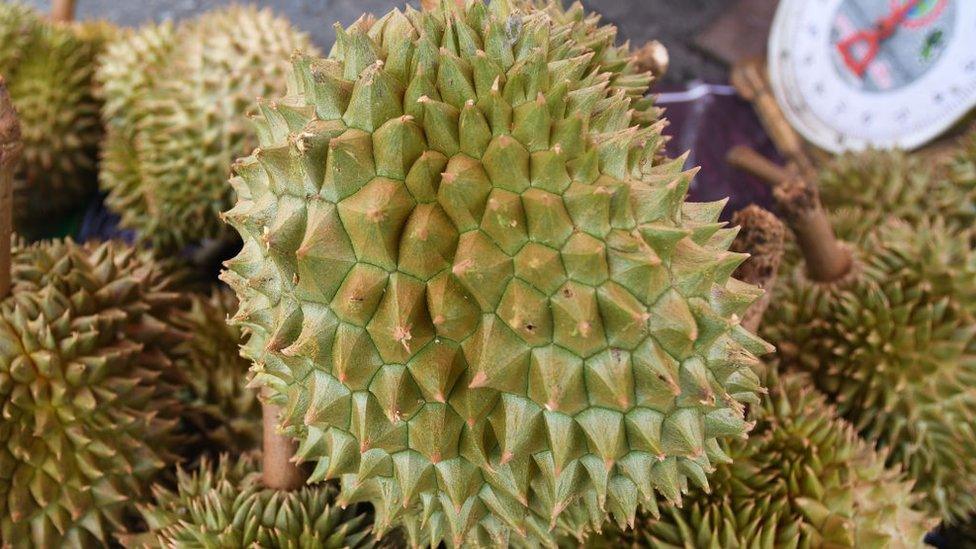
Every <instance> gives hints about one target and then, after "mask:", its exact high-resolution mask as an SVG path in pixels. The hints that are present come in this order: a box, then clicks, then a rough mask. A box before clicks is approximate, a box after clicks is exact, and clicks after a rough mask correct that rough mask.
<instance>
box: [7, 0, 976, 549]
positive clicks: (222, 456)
mask: <svg viewBox="0 0 976 549" xmlns="http://www.w3.org/2000/svg"><path fill="white" fill-rule="evenodd" d="M425 4H433V5H425V7H424V8H423V9H415V8H413V7H410V6H406V7H404V8H402V9H394V10H393V11H391V12H389V13H387V14H385V15H382V16H379V17H377V16H373V15H364V16H363V17H362V18H360V19H359V20H357V21H355V22H354V23H352V24H351V25H349V26H347V27H343V26H341V25H338V24H336V26H335V33H336V41H335V44H334V45H333V47H332V49H331V51H330V52H329V53H328V54H327V55H323V54H322V53H321V52H319V51H317V50H316V49H315V47H314V46H312V45H311V43H310V42H309V40H308V38H307V37H306V36H305V35H304V34H303V33H302V32H300V31H298V30H296V28H295V27H294V26H293V25H292V24H291V23H289V22H288V21H286V20H284V19H282V18H281V17H278V16H276V15H274V14H273V13H272V12H271V11H270V10H267V9H264V10H258V9H255V8H248V7H231V8H225V9H221V10H216V11H213V12H210V13H207V14H205V15H202V16H200V17H198V18H196V19H191V20H187V21H182V22H178V23H171V22H167V23H163V24H149V25H147V26H145V27H142V28H139V29H119V28H116V27H114V26H112V25H111V24H109V23H104V22H88V23H83V24H79V23H63V22H52V21H49V20H48V19H47V18H46V17H45V16H44V15H43V14H39V13H37V12H35V11H33V10H32V9H30V8H28V7H26V6H24V5H21V4H19V3H16V2H6V1H3V2H0V75H2V77H3V80H2V81H0V82H5V83H6V88H7V90H8V91H9V96H10V102H11V103H12V105H13V108H14V110H15V111H16V114H17V118H19V134H18V132H17V131H16V130H17V128H16V127H15V126H12V125H9V124H8V122H9V120H12V119H13V118H12V116H11V114H12V111H5V110H4V109H5V108H6V102H5V97H6V96H5V95H3V85H2V84H0V185H11V186H12V188H13V189H14V191H13V192H14V196H15V200H16V203H15V206H14V212H15V214H16V215H15V225H16V233H17V234H16V235H14V236H12V250H11V261H10V263H11V265H10V266H9V272H10V279H11V284H10V289H9V292H7V294H6V295H4V296H0V414H2V417H0V547H12V548H20V547H25V548H26V547H78V548H88V547H118V546H123V547H133V548H135V547H139V548H141V547H167V548H168V547H201V548H203V547H208V548H209V547H213V548H217V547H219V548H236V547H241V548H244V547H248V548H250V547H262V548H299V547H301V548H332V547H335V548H340V547H354V548H357V547H374V546H379V547H407V546H409V547H440V546H446V547H557V546H559V547H579V546H591V547H607V546H620V545H624V546H632V547H675V548H679V547H680V548H706V547H707V548H713V547H714V548H718V547H722V548H725V547H729V548H737V547H742V548H746V547H749V548H770V549H771V548H774V547H775V548H778V547H794V548H842V547H850V548H861V547H871V548H874V547H878V548H881V547H920V546H923V544H924V540H925V539H926V536H927V535H930V534H929V533H930V531H931V530H932V529H933V528H935V527H936V525H938V524H939V523H941V524H942V526H941V527H940V528H941V530H940V531H939V535H941V536H942V537H943V539H949V540H952V543H956V544H958V545H960V546H961V545H965V544H967V543H969V544H976V534H973V532H974V531H976V526H972V525H967V524H968V521H969V517H970V516H971V515H973V514H974V513H976V456H974V452H976V252H974V243H976V230H974V225H973V223H974V221H976V133H974V134H972V135H971V136H970V137H968V138H967V139H966V140H965V141H964V142H961V143H960V144H959V145H958V146H957V147H956V152H955V153H954V154H953V155H951V159H949V160H944V159H943V160H939V161H937V162H936V161H929V160H926V159H922V158H917V157H915V156H912V155H909V154H904V153H881V152H872V153H865V154H861V155H857V156H851V157H843V158H839V159H837V160H836V161H835V162H834V163H833V164H830V165H829V166H826V167H825V170H824V173H823V175H822V177H821V178H820V180H819V181H817V182H815V185H813V188H814V189H815V190H817V191H818V192H817V193H814V195H812V198H813V199H814V200H819V199H820V198H822V202H823V205H824V207H825V208H826V210H827V211H828V212H829V214H828V217H829V220H830V223H831V225H832V226H833V229H834V232H835V233H836V234H837V235H838V237H839V238H840V239H842V240H843V242H842V243H841V244H839V245H838V249H840V250H843V251H844V252H845V253H849V254H850V255H849V257H850V261H849V268H847V269H846V270H845V272H844V273H843V276H840V277H837V278H835V279H832V280H820V279H817V278H816V277H813V276H811V275H810V273H811V272H814V271H811V270H810V268H809V265H807V264H805V263H804V259H803V258H804V257H810V256H809V255H808V254H806V255H805V254H804V253H803V252H804V250H802V249H797V247H796V246H794V247H793V249H789V250H787V252H786V254H785V259H784V261H783V265H782V267H781V268H780V269H779V275H778V276H776V265H778V264H779V259H778V255H777V256H776V258H775V260H772V261H770V262H768V263H762V264H761V265H758V266H757V264H756V263H753V264H749V263H747V262H748V261H753V262H755V261H758V259H759V258H758V257H754V258H752V259H750V258H749V254H748V253H742V252H743V251H746V252H753V253H755V254H758V255H762V253H764V252H763V251H762V250H765V248H762V250H760V249H755V248H751V247H750V245H749V244H747V245H745V246H743V245H742V244H741V243H742V242H743V241H746V242H747V243H748V242H751V243H752V244H756V243H757V242H759V244H761V245H767V244H771V243H772V242H771V240H775V238H772V237H769V236H768V235H766V236H759V237H756V236H755V235H753V237H752V238H744V239H742V238H739V239H737V234H738V231H739V229H738V228H737V227H736V226H730V225H728V224H726V223H724V222H722V221H720V220H719V218H720V215H721V214H722V211H723V209H724V207H725V202H724V201H721V202H715V203H694V202H690V201H688V200H687V194H688V189H689V184H690V182H691V180H692V178H693V177H694V174H695V171H696V170H695V169H691V170H688V169H686V168H685V166H684V164H685V158H676V159H675V158H669V157H668V156H667V154H666V153H665V150H664V146H665V144H666V141H667V138H666V137H665V136H664V135H663V134H662V129H663V128H664V126H665V125H666V123H667V121H666V119H665V118H663V112H662V111H661V110H660V109H659V108H658V107H656V106H655V105H654V101H653V96H652V95H649V86H650V85H651V83H652V80H653V78H652V76H651V75H650V74H649V73H645V72H642V71H641V69H640V67H639V65H638V63H637V61H636V57H635V55H634V54H632V52H631V51H630V49H629V45H627V44H624V45H618V44H617V35H616V29H615V28H614V27H613V26H610V25H603V24H601V23H600V18H599V16H598V15H596V14H594V13H590V12H587V11H586V10H584V8H583V7H582V6H581V5H580V4H578V3H576V4H573V5H571V6H568V7H565V6H563V5H561V4H560V3H559V1H558V0H548V1H546V0H484V1H483V0H459V1H455V0H444V1H442V2H440V3H438V2H425ZM319 23H320V24H323V25H324V24H328V22H326V21H321V22H319ZM5 124H6V125H5ZM96 191H97V192H96ZM817 194H819V197H818V196H817ZM93 196H96V197H95V198H93V200H95V201H96V203H97V202H98V201H99V200H103V201H104V204H105V205H106V206H107V207H108V208H109V209H110V210H111V211H113V212H114V213H115V215H117V216H118V218H119V221H118V222H119V224H120V226H121V227H122V228H123V229H126V230H127V231H129V232H130V233H131V234H133V235H134V236H133V238H132V239H130V240H129V241H126V240H124V239H117V240H109V241H104V242H99V241H88V242H79V241H75V240H73V239H71V238H70V237H65V238H53V239H52V238H47V239H39V237H40V236H44V235H46V234H49V233H50V230H51V226H52V225H54V224H56V221H57V220H59V219H63V218H65V217H66V216H69V215H70V213H69V212H70V211H71V210H72V208H77V207H78V205H79V204H84V203H87V202H88V201H89V200H90V199H92V198H91V197H93ZM766 215H769V214H766ZM770 217H771V216H770ZM736 219H742V220H743V224H744V225H745V224H746V223H747V222H746V219H747V217H746V216H743V217H741V218H740V217H737V218H736ZM773 220H774V221H775V219H773ZM788 221H793V220H790V219H788ZM777 223H778V222H777ZM769 234H774V233H769ZM775 234H778V235H780V237H781V233H775ZM0 236H2V238H6V235H0ZM740 236H741V235H740ZM213 242H223V243H224V244H225V247H226V246H230V247H231V248H232V249H234V252H233V254H231V255H232V256H233V257H230V256H228V257H227V258H225V259H226V261H225V263H224V265H225V267H224V269H223V271H222V273H221V274H220V277H219V281H218V280H213V279H212V277H208V273H206V272H200V271H201V269H200V267H199V265H198V264H197V263H195V262H194V261H193V260H192V257H193V254H194V250H197V249H200V248H201V247H206V246H208V243H211V244H212V243H213ZM801 247H802V246H801ZM733 250H735V251H733ZM0 254H2V247H0ZM749 265H751V270H747V269H746V267H747V266H749ZM761 271H767V272H765V275H766V277H767V278H766V282H768V284H766V282H763V284H764V285H766V286H767V287H766V289H765V291H766V292H768V294H767V296H766V297H765V298H763V299H760V298H761V296H763V293H764V290H763V289H760V288H759V287H757V286H756V285H755V284H754V282H756V281H755V280H752V277H751V276H748V275H747V274H746V273H747V272H753V273H755V272H761ZM0 274H2V273H0ZM740 278H741V279H742V280H740ZM2 279H3V277H2V276H0V288H2V287H3V283H2ZM744 280H750V281H749V282H746V281H744ZM759 305H762V306H763V307H765V306H767V305H768V310H766V313H765V316H764V317H763V318H761V319H760V318H759V316H758V314H761V309H758V311H759V313H757V309H756V308H755V307H757V306H759ZM760 320H761V322H760ZM757 324H758V325H759V329H758V334H757V333H754V332H755V331H756V330H755V329H752V328H754V326H755V325H757ZM747 326H748V327H747ZM282 479H290V480H287V481H283V480H282Z"/></svg>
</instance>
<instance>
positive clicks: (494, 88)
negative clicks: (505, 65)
mask: <svg viewBox="0 0 976 549" xmlns="http://www.w3.org/2000/svg"><path fill="white" fill-rule="evenodd" d="M501 87H502V84H501V76H496V77H495V81H494V82H492V83H491V91H493V92H498V91H500V90H501Z"/></svg>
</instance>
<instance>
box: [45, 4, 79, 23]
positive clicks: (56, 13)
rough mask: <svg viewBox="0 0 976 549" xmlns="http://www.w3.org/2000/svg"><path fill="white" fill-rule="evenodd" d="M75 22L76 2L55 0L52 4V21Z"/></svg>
mask: <svg viewBox="0 0 976 549" xmlns="http://www.w3.org/2000/svg"><path fill="white" fill-rule="evenodd" d="M74 20H75V0H54V2H53V3H52V4H51V21H56V22H60V23H67V22H68V21H74Z"/></svg>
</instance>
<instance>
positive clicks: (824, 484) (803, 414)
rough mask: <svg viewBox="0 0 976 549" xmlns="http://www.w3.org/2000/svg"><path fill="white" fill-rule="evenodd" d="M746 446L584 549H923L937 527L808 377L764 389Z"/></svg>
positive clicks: (736, 443)
mask: <svg viewBox="0 0 976 549" xmlns="http://www.w3.org/2000/svg"><path fill="white" fill-rule="evenodd" d="M769 386H770V394H769V397H768V398H767V399H766V400H765V401H764V403H763V405H762V406H761V407H758V408H755V409H753V410H752V412H751V419H752V420H753V421H756V422H757V425H756V427H755V429H754V430H753V432H752V433H750V435H749V438H748V439H737V440H732V441H729V442H728V443H727V444H725V445H723V448H724V450H725V451H726V453H727V454H728V457H729V460H730V463H721V464H718V465H716V471H715V472H714V474H712V475H711V476H710V477H709V483H708V488H707V489H700V488H693V489H692V490H690V491H689V492H688V493H687V494H685V495H684V496H683V498H682V501H681V505H680V506H679V505H676V504H674V505H673V504H668V505H666V506H665V507H664V508H662V509H661V513H660V517H654V516H649V515H642V516H640V517H638V520H637V522H636V523H635V524H634V525H632V528H628V529H622V528H620V527H619V526H616V525H610V527H609V528H608V529H607V530H606V531H604V532H603V534H602V535H601V536H598V537H595V538H594V539H591V540H589V542H588V543H587V546H588V547H593V548H600V547H621V546H625V547H634V548H636V547H657V548H661V549H666V548H674V549H680V548H696V547H700V548H706V547H722V548H728V549H737V548H743V549H745V548H752V549H774V548H780V547H795V548H799V547H809V548H817V547H819V548H826V547H831V548H837V549H839V548H851V549H854V548H857V549H862V548H878V549H880V548H888V549H895V548H910V547H922V546H923V545H924V543H923V539H924V538H925V535H926V533H927V532H928V530H929V529H930V528H931V527H932V526H934V524H935V523H936V522H937V519H935V518H933V517H932V516H931V515H927V514H926V513H923V512H921V511H919V510H918V503H919V501H918V500H919V498H920V496H919V495H917V494H914V493H912V483H911V481H909V480H907V479H906V478H905V475H904V473H903V471H902V470H901V469H900V468H899V467H898V466H897V465H896V466H894V467H888V466H886V465H885V453H884V452H883V451H882V452H878V451H876V450H875V449H874V448H873V447H872V446H871V445H870V444H869V443H867V442H865V441H864V440H862V439H861V438H860V437H859V436H858V435H857V433H856V431H855V430H854V428H853V427H852V426H851V425H850V424H849V423H847V422H846V421H845V420H843V419H842V418H840V417H838V416H837V415H836V413H835V410H834V408H833V406H831V405H830V404H829V403H828V402H827V400H826V398H825V397H824V396H823V395H822V394H821V393H820V392H819V391H817V390H816V389H814V388H813V387H812V383H811V380H810V379H809V378H808V377H807V376H806V375H804V374H793V373H791V374H786V375H784V376H782V378H781V379H778V380H775V381H773V382H771V383H770V384H769Z"/></svg>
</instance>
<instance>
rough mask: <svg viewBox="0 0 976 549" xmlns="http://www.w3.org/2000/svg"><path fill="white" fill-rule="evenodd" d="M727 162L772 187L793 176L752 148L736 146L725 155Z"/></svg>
mask: <svg viewBox="0 0 976 549" xmlns="http://www.w3.org/2000/svg"><path fill="white" fill-rule="evenodd" d="M725 161H726V162H728V164H729V165H730V166H732V167H733V168H737V169H740V170H742V171H744V172H746V173H749V174H751V175H754V176H756V177H758V178H759V179H762V180H763V181H764V182H765V183H767V184H768V185H769V186H770V187H775V186H776V185H778V184H779V183H780V182H781V181H786V180H787V179H789V178H790V177H792V174H790V172H789V170H787V169H786V168H783V167H782V166H779V165H778V164H775V163H773V162H772V161H771V160H769V159H768V158H766V157H765V156H763V155H761V154H759V153H758V152H756V151H755V150H754V149H752V148H751V147H746V146H745V145H736V146H735V147H732V148H731V149H730V150H729V152H728V154H726V155H725Z"/></svg>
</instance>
